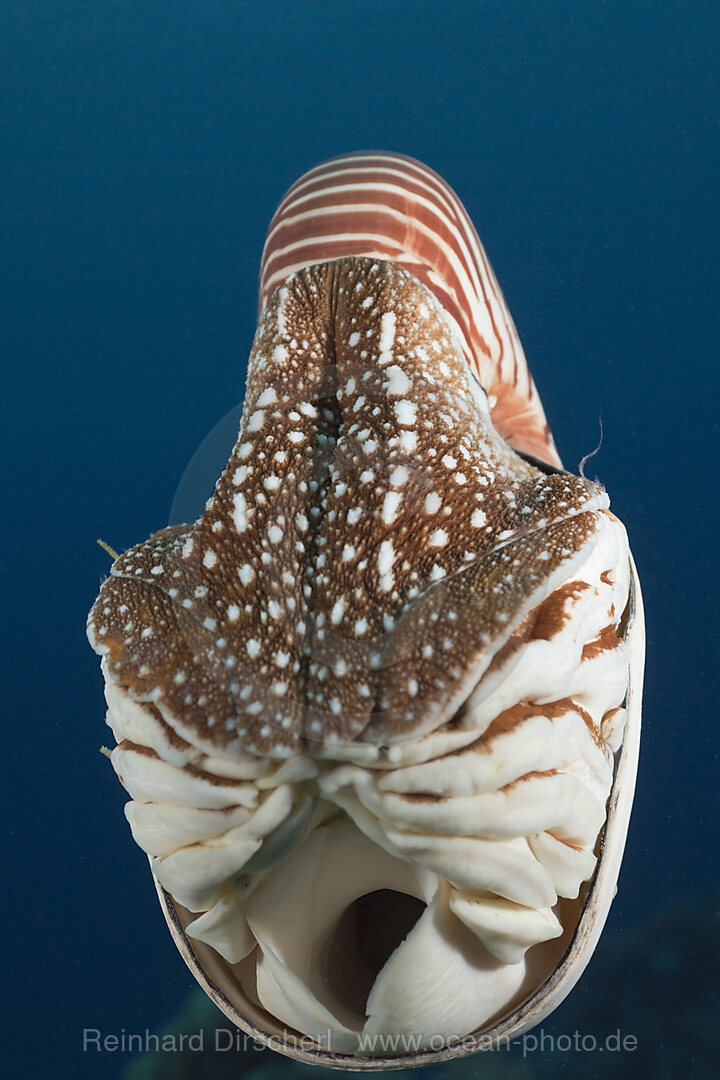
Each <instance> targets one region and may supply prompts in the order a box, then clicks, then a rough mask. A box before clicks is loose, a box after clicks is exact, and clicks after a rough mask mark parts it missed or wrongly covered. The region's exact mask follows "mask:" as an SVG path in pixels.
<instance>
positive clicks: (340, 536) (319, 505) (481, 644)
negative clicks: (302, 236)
mask: <svg viewBox="0 0 720 1080" xmlns="http://www.w3.org/2000/svg"><path fill="white" fill-rule="evenodd" d="M606 505H607V497H606V496H605V494H604V492H602V490H601V489H599V488H597V487H596V486H595V485H593V484H590V483H588V482H586V481H585V480H582V479H580V478H579V477H574V476H571V475H569V474H564V473H555V474H552V475H546V474H545V473H543V472H541V471H540V470H539V469H537V468H535V467H534V466H532V465H530V464H528V463H527V462H525V461H523V460H522V459H521V458H519V457H518V455H517V454H515V453H514V451H513V450H512V449H511V448H510V447H508V446H507V444H506V443H505V442H504V441H503V440H502V439H500V438H499V437H498V435H497V434H496V433H495V431H494V430H493V427H492V424H491V422H490V420H489V417H488V414H487V411H486V406H485V398H484V395H483V394H482V392H481V391H480V390H479V389H478V388H477V387H475V386H474V384H473V381H472V377H471V376H470V375H469V373H468V370H467V367H466V365H465V362H464V359H463V356H462V352H461V351H460V350H459V348H458V347H457V344H456V339H455V338H454V336H453V334H452V331H451V328H450V326H449V324H448V322H447V320H446V318H445V316H444V312H443V311H442V309H441V308H440V306H439V305H438V303H437V301H436V300H435V299H434V297H433V296H432V295H431V294H430V293H429V292H428V290H426V289H425V288H424V287H423V286H422V285H421V284H419V282H418V281H417V280H416V279H415V278H414V277H413V276H412V275H410V274H409V273H408V272H407V271H406V270H404V269H402V268H400V267H398V266H395V265H392V264H389V263H383V262H379V261H373V260H370V259H347V260H338V261H334V262H331V263H325V264H321V265H317V266H313V267H310V268H308V269H305V270H302V271H300V272H298V273H296V274H295V275H294V276H293V277H292V278H291V279H290V280H288V281H287V282H286V283H285V285H283V286H282V287H281V288H280V289H279V290H278V291H277V292H276V293H275V296H274V298H273V301H272V303H271V304H270V306H269V308H268V309H267V311H266V313H265V315H264V317H263V319H262V320H261V323H260V327H259V329H258V332H257V335H256V339H255V343H254V346H253V351H252V355H251V358H250V365H249V373H248V383H247V393H246V399H245V407H244V411H243V417H242V421H241V426H240V434H239V437H238V441H237V444H236V446H235V449H234V451H233V454H232V456H231V458H230V461H229V462H228V465H227V467H226V469H225V472H224V473H223V475H222V476H221V477H220V479H219V481H218V483H217V485H216V488H215V492H214V494H213V496H212V498H211V499H210V500H209V502H208V505H207V509H206V511H205V513H204V514H203V515H202V517H201V518H200V519H199V520H198V521H197V522H196V523H195V524H194V525H191V526H187V527H176V528H171V529H166V530H163V531H162V532H160V533H158V534H156V535H155V537H153V538H151V539H150V540H149V541H147V542H146V543H144V544H141V545H139V546H137V547H135V548H131V549H130V550H129V551H127V552H126V553H125V554H124V555H122V556H121V557H120V558H119V559H118V560H117V561H116V563H115V564H114V565H113V568H112V573H111V577H110V578H109V579H108V581H106V583H105V584H104V586H103V588H102V590H101V593H100V596H99V598H98V601H97V603H96V605H95V608H94V609H93V613H92V615H91V620H90V627H91V633H92V640H93V642H94V644H95V645H96V646H97V647H100V648H102V650H103V652H105V653H106V655H107V663H108V668H109V671H110V674H111V676H112V678H113V679H114V680H115V681H116V682H117V683H118V684H119V685H121V686H125V687H127V688H128V689H129V690H130V692H131V693H132V695H133V696H134V697H136V698H138V699H140V700H150V701H152V702H153V703H154V704H155V705H156V706H157V707H158V708H159V709H160V711H161V713H162V714H163V715H164V716H166V717H167V718H168V719H169V720H170V722H171V723H172V724H173V726H175V727H176V728H177V730H178V731H179V732H180V733H181V734H182V735H183V736H185V737H186V738H190V739H191V740H193V741H196V742H199V744H200V745H204V746H215V747H221V748H223V750H225V751H226V752H232V748H233V747H235V748H236V749H237V750H238V751H240V752H244V751H246V750H248V749H249V750H252V751H254V752H256V753H260V754H269V755H271V756H273V755H288V754H291V753H295V752H297V751H299V750H301V749H303V748H304V747H308V746H309V747H312V746H313V745H314V746H316V747H318V746H321V745H322V744H327V743H329V742H330V743H338V742H340V743H346V742H350V741H354V740H358V739H362V740H364V741H369V742H373V743H392V742H394V741H397V740H398V739H404V738H409V737H413V738H414V737H417V736H419V735H423V734H425V733H427V732H428V731H431V730H433V729H435V728H437V727H439V726H440V725H441V724H442V723H444V722H446V721H447V720H449V719H450V717H451V716H452V715H453V713H454V712H455V711H456V709H457V708H458V707H459V706H460V704H461V703H462V701H463V700H464V699H465V698H466V697H467V696H468V694H469V692H470V691H471V690H472V687H473V685H474V684H476V683H477V682H478V681H479V679H480V677H481V675H482V673H483V671H484V670H485V668H486V667H487V665H488V664H489V663H490V661H491V659H492V657H493V655H494V654H495V653H496V652H497V651H498V649H499V648H501V647H502V645H503V644H504V643H505V641H506V640H507V638H508V637H509V635H510V634H511V632H512V630H513V628H514V627H515V626H516V625H517V623H518V622H519V621H520V619H522V618H523V617H524V616H525V615H526V614H527V611H528V610H529V609H530V608H532V607H533V606H534V605H535V604H536V603H538V602H540V601H541V600H542V599H544V598H545V597H546V596H547V595H548V594H549V592H550V591H551V590H552V588H553V587H554V585H555V583H556V582H559V581H560V579H561V578H563V579H564V578H566V577H567V574H568V572H569V568H570V566H571V565H572V561H573V559H577V557H578V556H579V554H581V553H584V552H585V550H586V548H587V546H588V545H589V544H591V543H592V539H593V534H594V533H595V530H596V528H597V520H598V519H597V515H596V514H595V513H592V512H591V511H595V510H597V509H598V508H602V507H604V506H606Z"/></svg>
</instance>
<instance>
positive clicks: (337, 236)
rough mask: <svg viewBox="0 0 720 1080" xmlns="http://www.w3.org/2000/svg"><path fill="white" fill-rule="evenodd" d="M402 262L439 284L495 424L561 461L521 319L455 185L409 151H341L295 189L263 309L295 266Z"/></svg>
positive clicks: (266, 261) (264, 268)
mask: <svg viewBox="0 0 720 1080" xmlns="http://www.w3.org/2000/svg"><path fill="white" fill-rule="evenodd" d="M353 255H368V256H373V257H375V258H379V259H385V260H388V261H389V262H394V263H398V264H400V265H402V266H404V267H405V268H406V269H407V270H409V271H410V272H411V273H412V274H413V275H414V276H415V277H416V278H418V280H419V281H422V282H423V284H425V285H427V287H428V288H429V289H430V290H431V291H432V292H433V293H434V295H435V296H436V297H437V299H438V300H439V301H440V304H441V305H442V307H443V308H444V310H445V312H446V313H447V314H448V316H449V317H450V319H451V321H452V324H453V328H454V329H455V331H456V332H457V334H458V337H459V338H460V341H461V342H462V346H463V351H464V353H465V358H466V360H467V362H468V364H469V365H470V367H471V368H472V369H473V371H474V372H475V373H476V374H477V376H478V378H479V380H480V383H481V385H482V386H483V387H484V389H485V391H486V392H487V394H488V397H489V400H490V411H491V415H492V419H493V423H494V425H495V427H496V428H497V430H498V431H499V432H500V434H501V435H502V436H504V437H505V438H506V439H508V441H509V442H510V443H511V444H512V445H513V446H515V447H516V448H517V449H518V450H520V451H522V452H523V453H527V454H531V455H533V456H535V457H538V458H540V459H541V460H543V461H546V462H548V463H549V464H551V465H556V466H559V465H560V458H559V457H558V453H557V450H556V449H555V444H554V442H553V439H552V435H551V433H550V429H549V427H548V424H547V421H546V419H545V413H544V411H543V407H542V404H541V402H540V398H539V395H538V392H537V389H536V387H535V384H534V382H533V379H532V376H531V374H530V371H529V368H528V365H527V361H526V359H525V355H524V353H523V349H522V345H521V344H520V340H519V338H518V334H517V330H516V329H515V324H514V323H513V320H512V317H511V315H510V312H509V311H508V308H507V305H506V303H505V300H504V297H503V295H502V292H501V291H500V287H499V285H498V283H497V279H496V278H495V274H494V273H493V269H492V267H491V266H490V263H489V261H488V258H487V255H486V254H485V250H484V248H483V246H482V244H481V242H480V239H479V237H478V235H477V232H476V231H475V227H474V226H473V223H472V221H471V220H470V218H469V217H468V214H467V212H466V210H465V207H464V206H463V204H462V203H461V202H460V199H459V198H458V197H457V195H456V194H455V192H454V191H453V190H452V188H451V187H450V186H449V185H448V184H447V183H446V182H445V181H444V180H443V179H442V178H441V177H440V176H438V175H437V173H435V172H433V170H432V169H429V168H428V167H427V166H426V165H423V164H422V163H421V162H419V161H415V160H413V159H412V158H409V157H406V156H404V155H402V154H390V153H355V154H347V155H343V156H341V157H336V158H331V159H330V160H329V161H325V162H323V163H322V164H320V165H318V166H316V167H315V168H313V169H311V170H310V171H309V172H307V173H305V175H304V176H302V177H301V178H300V179H299V180H298V181H296V183H295V184H293V186H292V187H291V188H290V190H289V191H288V193H287V194H286V195H285V197H284V198H283V200H282V201H281V203H280V205H279V206H278V208H277V210H276V212H275V215H274V216H273V219H272V221H271V223H270V227H269V229H268V234H267V239H266V241H265V247H264V250H263V257H262V265H261V270H260V311H261V312H262V311H264V310H265V308H266V306H267V304H268V303H269V301H270V297H271V296H272V293H273V291H274V290H275V289H276V288H277V287H278V286H279V285H280V284H281V283H282V282H283V281H284V280H285V278H286V277H288V276H289V274H291V273H294V272H295V271H297V270H300V269H302V268H303V267H305V266H310V265H311V264H313V263H319V262H325V261H326V260H329V259H336V258H340V257H342V256H353Z"/></svg>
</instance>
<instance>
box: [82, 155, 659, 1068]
mask: <svg viewBox="0 0 720 1080" xmlns="http://www.w3.org/2000/svg"><path fill="white" fill-rule="evenodd" d="M260 292H261V314H260V319H259V323H258V328H257V332H256V335H255V339H254V343H253V347H252V352H251V355H250V360H249V364H248V376H247V385H246V391H245V400H244V406H243V414H242V418H241V422H240V430H239V434H238V439H237V442H236V444H235V447H234V449H233V451H232V454H231V456H230V459H229V461H228V463H227V466H226V467H225V469H224V470H223V473H222V475H221V476H220V478H219V479H218V481H217V483H216V484H215V489H214V491H213V492H212V493H211V494H210V497H209V499H208V502H207V504H206V508H205V511H204V513H203V514H202V515H201V516H200V517H199V518H198V520H197V521H195V522H193V523H191V524H186V525H179V526H172V527H170V528H167V529H163V530H161V531H160V532H158V533H155V534H154V535H153V536H151V537H150V538H149V539H148V540H147V541H145V542H143V543H141V544H138V545H136V546H135V547H133V548H131V549H130V550H129V551H126V552H125V553H124V554H122V555H121V556H120V557H119V558H118V559H116V561H115V562H114V563H113V565H112V567H111V570H110V576H109V577H108V578H107V580H106V581H105V582H104V583H103V585H102V588H101V590H100V594H99V596H98V598H97V600H96V602H95V604H94V606H93V608H92V610H91V612H90V616H89V621H88V633H89V638H90V642H91V644H92V645H93V647H94V649H95V650H96V652H97V653H98V654H100V656H101V657H102V670H103V674H104V678H105V692H106V699H107V705H108V713H107V721H108V724H109V725H110V727H111V728H112V731H113V734H114V736H115V739H116V744H117V745H116V747H115V749H114V750H113V751H112V764H113V767H114V769H115V771H116V772H117V774H118V776H119V778H120V780H121V781H122V783H123V785H124V787H125V788H126V790H127V792H128V793H129V795H130V802H128V803H127V805H126V816H127V818H128V821H129V823H130V827H131V829H132V832H133V836H134V838H135V840H136V841H137V843H138V844H139V845H140V847H141V848H143V850H144V851H145V852H147V854H148V856H149V858H150V864H151V869H152V873H153V877H154V880H155V883H156V886H157V889H158V895H159V897H160V901H161V905H162V908H163V911H164V913H165V916H166V919H167V921H168V925H169V926H170V929H171V932H172V934H173V937H174V939H175V941H176V943H177V945H178V948H179V950H180V952H181V953H182V955H183V957H184V958H185V960H186V962H187V963H188V965H189V966H190V968H191V970H192V971H193V973H194V974H195V976H196V978H197V979H198V980H199V982H200V983H201V985H203V986H204V988H205V989H206V991H207V992H208V994H209V995H210V996H211V997H212V998H213V1000H214V1001H216V1003H217V1004H218V1005H219V1006H220V1008H221V1009H223V1011H224V1012H225V1013H226V1015H227V1016H228V1017H230V1018H231V1019H232V1020H233V1021H234V1022H235V1023H237V1024H238V1026H239V1027H241V1028H242V1029H243V1030H244V1031H246V1032H248V1033H249V1034H251V1035H252V1036H253V1037H254V1038H256V1039H258V1040H259V1041H261V1042H266V1043H268V1044H269V1045H272V1046H273V1047H274V1048H275V1049H278V1050H280V1051H282V1052H284V1053H286V1054H288V1055H290V1056H293V1057H296V1058H300V1059H302V1060H304V1061H308V1062H314V1063H325V1064H330V1065H332V1066H334V1067H337V1068H346V1069H356V1070H357V1069H383V1068H397V1067H399V1066H401V1065H425V1064H429V1063H432V1062H436V1061H440V1060H445V1059H447V1058H450V1057H456V1056H459V1055H461V1054H467V1053H471V1052H473V1051H474V1050H477V1049H482V1048H486V1047H488V1046H489V1045H492V1044H493V1043H494V1042H497V1041H498V1040H499V1039H501V1038H512V1037H514V1036H516V1035H518V1034H520V1033H521V1032H522V1031H524V1030H526V1029H527V1028H528V1027H530V1026H532V1025H533V1024H535V1023H537V1022H538V1021H539V1020H540V1019H541V1018H542V1017H543V1016H545V1015H547V1013H548V1012H550V1011H551V1010H552V1009H553V1008H554V1007H555V1006H556V1005H557V1004H558V1003H559V1001H561V1000H562V998H563V997H564V996H565V995H566V994H567V993H568V992H569V990H570V989H571V987H572V986H573V984H574V983H575V982H576V981H577V979H578V978H579V976H580V974H581V973H582V971H583V969H584V967H585V965H586V964H587V962H588V960H589V958H590V955H591V954H592V951H593V949H594V947H595V944H596V942H597V939H598V937H599V934H600V932H601V930H602V926H603V923H604V921H605V918H606V915H607V912H608V909H609V906H610V902H611V900H612V897H613V895H614V892H615V887H616V882H617V877H618V873H619V868H620V862H621V858H622V853H623V847H624V842H625V834H626V830H627V824H628V819H629V814H630V808H631V804H632V795H633V789H634V782H635V772H636V766H637V755H638V745H639V733H640V700H641V684H642V668H643V655H644V637H643V617H642V605H641V599H640V590H639V586H638V582H637V575H636V573H635V569H634V565H633V562H632V558H631V556H630V552H629V547H628V541H627V536H626V533H625V530H624V528H623V526H622V524H621V523H620V521H619V520H618V519H617V517H615V515H614V514H613V513H612V512H611V511H610V509H609V500H608V496H607V493H606V492H605V490H604V489H603V488H602V487H601V486H600V485H599V484H596V483H593V482H591V481H588V480H587V479H585V478H584V477H579V476H573V475H572V474H570V473H568V472H565V471H564V470H563V469H562V468H561V467H560V465H559V460H558V458H557V454H556V451H555V449H554V444H553V442H552V438H551V436H550V433H549V431H548V428H547V424H546V421H545V417H544V414H543V411H542V407H541V405H540V401H539V398H538V395H537V391H536V390H535V387H534V384H533V382H532V379H531V377H530V374H529V372H528V369H527V365H526V363H525V359H524V356H523V354H522V350H521V348H520V344H519V341H518V339H517V334H516V332H515V329H514V327H513V324H512V321H511V319H510V316H509V314H508V312H507V309H506V307H505V304H504V301H503V299H502V296H501V293H500V291H499V288H498V285H497V282H496V281H495V278H494V276H493V273H492V271H491V269H490V266H489V264H488V262H487V258H486V256H485V253H484V251H483V249H482V247H481V245H480V241H479V240H478V238H477V235H476V233H475V231H474V229H473V227H472V225H471V224H470V222H469V220H468V218H467V215H466V213H465V211H464V209H463V207H462V205H461V204H460V202H459V200H458V199H457V197H456V196H455V195H454V193H453V192H452V191H451V190H450V188H448V187H447V185H446V184H444V182H443V181H441V180H440V179H439V177H437V176H436V175H435V174H434V173H432V172H431V171H430V170H429V169H426V168H425V167H424V166H422V165H420V164H419V163H417V162H414V161H412V160H411V159H409V158H404V157H400V156H398V155H392V154H359V155H350V156H347V157H343V158H338V159H335V160H333V161H331V162H327V163H325V164H324V165H322V166H319V167H318V168H317V169H314V170H312V171H311V172H310V173H308V174H307V175H306V176H305V177H303V178H302V179H301V180H299V181H298V182H297V184H295V185H294V186H293V188H291V190H290V192H289V193H288V195H286V197H285V198H284V199H283V201H282V202H281V204H280V207H279V208H278V211H277V212H276V214H275V216H274V218H273V221H272V223H271V225H270V229H269V232H268V238H267V242H266V245H265V250H264V253H263V260H262V267H261V284H260Z"/></svg>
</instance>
